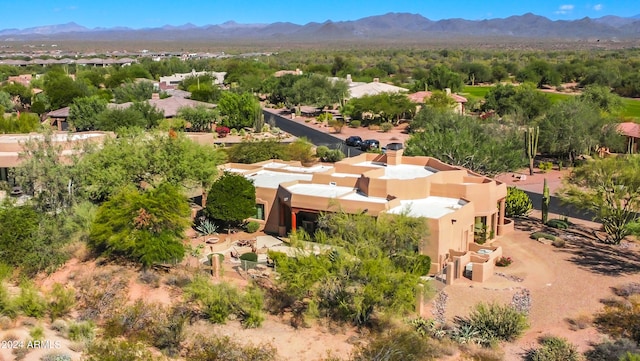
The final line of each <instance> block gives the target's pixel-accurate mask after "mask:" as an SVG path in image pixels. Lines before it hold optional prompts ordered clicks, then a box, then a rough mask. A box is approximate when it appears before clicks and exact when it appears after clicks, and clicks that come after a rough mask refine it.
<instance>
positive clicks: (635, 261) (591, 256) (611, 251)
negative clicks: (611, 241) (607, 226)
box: [560, 236, 640, 277]
mask: <svg viewBox="0 0 640 361" xmlns="http://www.w3.org/2000/svg"><path fill="white" fill-rule="evenodd" d="M566 240H567V241H568V243H569V244H570V245H571V247H568V248H563V249H561V250H560V252H564V253H567V254H569V255H570V257H569V259H568V261H569V262H572V263H574V264H575V265H577V266H578V267H579V268H581V269H583V270H585V271H589V272H593V273H597V274H601V275H603V276H613V277H621V276H627V275H632V274H638V273H640V251H638V250H637V245H636V249H630V248H624V247H622V246H620V245H617V246H616V245H608V244H604V243H597V242H593V241H591V240H588V239H585V238H582V237H579V236H571V237H569V238H568V239H566Z"/></svg>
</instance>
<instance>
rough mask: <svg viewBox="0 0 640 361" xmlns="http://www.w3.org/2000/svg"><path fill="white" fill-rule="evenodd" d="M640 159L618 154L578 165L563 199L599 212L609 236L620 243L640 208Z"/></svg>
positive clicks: (597, 216) (562, 191)
mask: <svg viewBox="0 0 640 361" xmlns="http://www.w3.org/2000/svg"><path fill="white" fill-rule="evenodd" d="M638 169H640V158H639V157H616V158H605V159H602V160H597V161H593V162H589V163H587V164H585V165H583V166H581V167H578V168H575V169H574V170H573V171H572V173H571V175H570V177H569V178H568V181H567V183H566V184H565V185H564V186H563V188H562V189H561V190H560V192H559V194H560V196H561V198H562V200H563V201H565V202H568V203H571V204H574V205H576V206H578V207H580V208H582V209H586V210H589V211H591V212H593V213H594V214H595V217H596V218H595V219H596V220H597V221H598V222H601V223H602V226H603V229H604V231H605V232H606V233H607V235H608V237H607V239H605V240H604V242H605V243H611V244H619V243H620V241H622V239H624V237H626V236H627V235H629V234H631V228H630V226H631V225H634V224H635V223H636V222H637V221H638V213H637V212H638V210H639V209H640V208H639V206H640V172H638Z"/></svg>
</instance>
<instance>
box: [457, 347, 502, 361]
mask: <svg viewBox="0 0 640 361" xmlns="http://www.w3.org/2000/svg"><path fill="white" fill-rule="evenodd" d="M461 351H462V354H463V355H465V356H467V358H465V360H474V361H502V360H504V351H502V350H501V349H500V348H499V347H481V346H478V345H475V344H467V345H463V346H462V347H461Z"/></svg>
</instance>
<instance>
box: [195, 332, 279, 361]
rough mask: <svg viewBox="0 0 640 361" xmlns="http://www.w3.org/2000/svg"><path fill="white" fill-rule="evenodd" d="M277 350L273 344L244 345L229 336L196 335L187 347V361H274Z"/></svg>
mask: <svg viewBox="0 0 640 361" xmlns="http://www.w3.org/2000/svg"><path fill="white" fill-rule="evenodd" d="M276 354H277V351H276V348H275V347H273V345H271V344H259V345H242V344H241V343H239V342H237V341H234V340H233V339H231V338H230V337H228V336H223V337H218V336H213V337H205V336H203V335H196V336H195V337H194V338H193V341H192V342H190V343H189V344H188V345H187V346H186V357H185V359H186V360H187V361H200V360H225V361H274V360H276Z"/></svg>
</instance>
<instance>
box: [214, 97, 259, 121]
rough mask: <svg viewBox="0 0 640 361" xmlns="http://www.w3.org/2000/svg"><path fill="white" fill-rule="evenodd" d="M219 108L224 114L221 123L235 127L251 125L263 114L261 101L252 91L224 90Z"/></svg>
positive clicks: (221, 113)
mask: <svg viewBox="0 0 640 361" xmlns="http://www.w3.org/2000/svg"><path fill="white" fill-rule="evenodd" d="M217 109H218V111H219V112H220V115H221V116H222V119H221V125H224V126H226V127H229V128H235V129H241V128H245V127H251V126H252V125H253V123H254V121H255V119H256V118H257V117H260V116H261V114H262V109H261V108H260V103H259V102H258V100H257V99H256V98H255V97H254V96H253V95H251V94H250V93H242V94H237V93H233V92H224V93H223V94H222V96H221V97H220V101H219V102H218V107H217Z"/></svg>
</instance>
